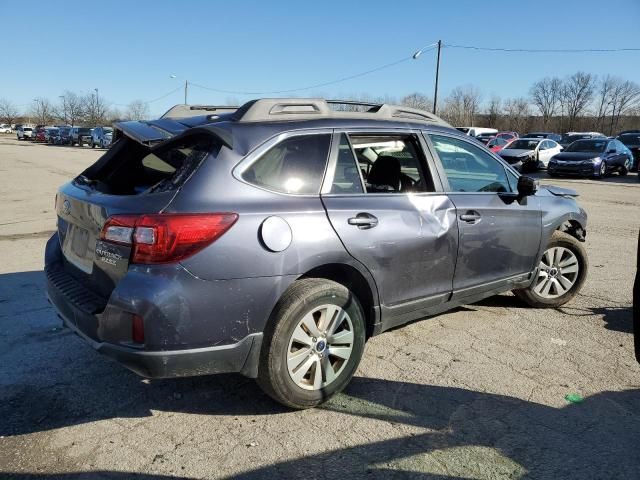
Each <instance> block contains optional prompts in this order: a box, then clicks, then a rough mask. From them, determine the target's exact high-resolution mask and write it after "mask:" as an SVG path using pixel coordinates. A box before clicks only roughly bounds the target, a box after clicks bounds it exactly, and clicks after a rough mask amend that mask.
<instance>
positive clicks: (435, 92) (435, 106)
mask: <svg viewBox="0 0 640 480" xmlns="http://www.w3.org/2000/svg"><path fill="white" fill-rule="evenodd" d="M441 48H442V40H438V60H437V63H436V85H435V91H434V93H433V114H434V115H435V114H436V110H437V106H438V80H439V78H440V49H441Z"/></svg>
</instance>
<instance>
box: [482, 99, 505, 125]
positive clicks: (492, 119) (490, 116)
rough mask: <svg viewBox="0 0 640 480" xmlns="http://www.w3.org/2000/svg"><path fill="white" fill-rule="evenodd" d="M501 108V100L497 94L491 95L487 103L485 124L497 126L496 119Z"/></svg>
mask: <svg viewBox="0 0 640 480" xmlns="http://www.w3.org/2000/svg"><path fill="white" fill-rule="evenodd" d="M501 110H502V100H501V99H500V97H498V96H495V95H494V96H493V97H491V100H490V101H489V105H487V113H486V115H487V126H488V127H491V128H497V125H498V120H499V119H500V114H501Z"/></svg>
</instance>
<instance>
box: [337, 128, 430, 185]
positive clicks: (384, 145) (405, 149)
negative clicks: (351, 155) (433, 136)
mask: <svg viewBox="0 0 640 480" xmlns="http://www.w3.org/2000/svg"><path fill="white" fill-rule="evenodd" d="M349 139H350V140H351V145H352V146H353V150H354V152H355V155H356V158H357V160H358V165H359V167H360V173H361V175H362V178H363V180H364V182H365V187H366V191H367V193H408V192H432V191H434V187H433V182H432V180H431V176H430V175H425V172H424V171H423V168H422V161H423V155H422V150H421V149H420V144H419V143H418V141H417V138H416V137H415V136H414V135H352V136H350V137H349Z"/></svg>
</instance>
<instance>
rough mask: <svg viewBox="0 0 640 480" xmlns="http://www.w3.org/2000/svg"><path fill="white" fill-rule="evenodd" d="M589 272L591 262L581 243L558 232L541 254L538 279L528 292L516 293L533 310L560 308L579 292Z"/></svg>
mask: <svg viewBox="0 0 640 480" xmlns="http://www.w3.org/2000/svg"><path fill="white" fill-rule="evenodd" d="M588 270H589V261H588V259H587V253H586V251H585V249H584V247H583V246H582V243H581V242H580V241H579V240H578V239H576V238H574V237H572V236H571V235H569V234H567V233H564V232H560V231H557V230H556V231H555V232H554V233H553V235H552V236H551V240H550V241H549V244H548V245H547V248H546V249H545V251H544V253H543V254H542V258H541V259H540V263H539V264H538V270H537V273H536V279H535V280H534V281H533V283H532V284H531V285H530V286H529V287H528V288H524V289H521V290H514V292H513V293H515V294H516V296H517V297H518V298H520V299H521V300H523V301H524V302H526V303H527V304H528V305H530V306H532V307H536V308H556V307H560V306H562V305H564V304H565V303H567V302H568V301H569V300H571V299H572V298H573V297H575V296H576V294H577V293H578V292H579V291H580V289H581V288H582V285H583V284H584V282H585V280H586V278H587V272H588Z"/></svg>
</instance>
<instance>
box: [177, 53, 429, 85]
mask: <svg viewBox="0 0 640 480" xmlns="http://www.w3.org/2000/svg"><path fill="white" fill-rule="evenodd" d="M434 48H435V44H434V45H429V46H428V47H423V48H422V49H421V50H422V51H423V52H425V51H428V50H432V49H434ZM413 58H414V57H413V55H410V56H408V57H404V58H401V59H399V60H396V61H394V62H390V63H386V64H384V65H380V66H378V67H375V68H371V69H369V70H365V71H364V72H360V73H356V74H353V75H349V76H346V77H341V78H338V79H336V80H330V81H328V82H322V83H316V84H314V85H308V86H306V87H300V88H289V89H286V90H271V91H264V92H249V91H241V90H223V89H220V88H212V87H206V86H204V85H199V84H197V83H193V82H189V85H193V86H194V87H198V88H202V89H204V90H210V91H212V92H217V93H228V94H234V95H274V94H280V93H293V92H300V91H304V90H312V89H314V88H321V87H327V86H329V85H335V84H337V83H342V82H346V81H347V80H353V79H354V78H359V77H364V76H365V75H369V74H371V73H375V72H379V71H380V70H385V69H387V68H391V67H395V66H396V65H399V64H401V63H404V62H406V61H408V60H413Z"/></svg>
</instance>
